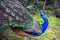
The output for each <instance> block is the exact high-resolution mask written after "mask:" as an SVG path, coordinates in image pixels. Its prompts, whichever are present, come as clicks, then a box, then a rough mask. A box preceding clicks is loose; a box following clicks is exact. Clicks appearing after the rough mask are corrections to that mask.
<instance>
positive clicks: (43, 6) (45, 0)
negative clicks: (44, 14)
mask: <svg viewBox="0 0 60 40" xmlns="http://www.w3.org/2000/svg"><path fill="white" fill-rule="evenodd" d="M46 1H47V0H45V2H44V5H43V10H44V9H45V6H46Z"/></svg>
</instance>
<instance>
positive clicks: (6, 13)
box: [0, 0, 48, 36]
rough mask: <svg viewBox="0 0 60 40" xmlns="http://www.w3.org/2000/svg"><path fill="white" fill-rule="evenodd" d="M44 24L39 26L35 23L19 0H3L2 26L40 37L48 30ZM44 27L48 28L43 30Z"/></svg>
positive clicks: (1, 5)
mask: <svg viewBox="0 0 60 40" xmlns="http://www.w3.org/2000/svg"><path fill="white" fill-rule="evenodd" d="M41 15H42V17H43V19H44V17H45V16H44V15H43V14H41ZM46 19H47V18H46ZM46 19H45V20H46ZM47 21H48V20H47ZM46 23H48V22H46ZM44 24H45V22H44ZM44 24H39V22H36V21H34V19H33V18H32V16H31V15H30V14H29V12H28V11H26V9H25V8H24V7H23V6H22V5H21V3H20V2H19V1H18V0H1V4H0V25H1V26H7V27H11V28H16V29H19V30H23V31H25V32H26V33H28V34H30V35H33V36H38V35H40V34H41V33H43V32H42V31H45V30H46V28H47V25H48V24H45V25H44ZM42 25H44V26H46V27H45V28H44V29H43V26H42ZM42 29H43V30H42Z"/></svg>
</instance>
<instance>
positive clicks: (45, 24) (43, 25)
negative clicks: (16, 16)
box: [41, 16, 48, 33]
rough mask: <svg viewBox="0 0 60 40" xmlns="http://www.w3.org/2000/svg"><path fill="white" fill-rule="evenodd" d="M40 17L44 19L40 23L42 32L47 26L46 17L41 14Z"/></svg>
mask: <svg viewBox="0 0 60 40" xmlns="http://www.w3.org/2000/svg"><path fill="white" fill-rule="evenodd" d="M41 18H42V19H43V20H44V23H43V24H41V26H42V33H44V31H45V30H46V28H47V26H48V19H47V18H46V16H41Z"/></svg>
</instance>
